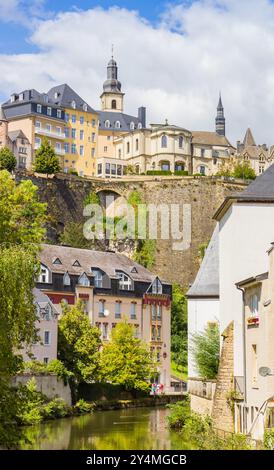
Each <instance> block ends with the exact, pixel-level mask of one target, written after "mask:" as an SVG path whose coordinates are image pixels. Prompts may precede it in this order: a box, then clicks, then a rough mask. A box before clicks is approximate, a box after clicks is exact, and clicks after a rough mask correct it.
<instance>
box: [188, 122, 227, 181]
mask: <svg viewBox="0 0 274 470" xmlns="http://www.w3.org/2000/svg"><path fill="white" fill-rule="evenodd" d="M235 151H236V149H235V147H233V146H232V145H231V143H230V142H229V140H228V139H227V137H226V136H225V135H220V134H218V133H217V132H204V131H192V171H193V173H194V174H195V173H200V174H202V175H208V176H211V175H215V174H216V173H218V171H219V170H220V167H221V165H222V164H223V163H225V162H226V161H227V160H228V159H229V158H230V157H231V156H232V155H233V154H234V153H235Z"/></svg>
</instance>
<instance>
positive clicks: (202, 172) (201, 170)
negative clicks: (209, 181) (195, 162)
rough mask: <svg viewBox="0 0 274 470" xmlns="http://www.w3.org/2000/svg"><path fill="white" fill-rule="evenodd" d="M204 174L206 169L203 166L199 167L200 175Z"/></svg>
mask: <svg viewBox="0 0 274 470" xmlns="http://www.w3.org/2000/svg"><path fill="white" fill-rule="evenodd" d="M205 174H206V168H205V166H204V165H201V166H200V175H205Z"/></svg>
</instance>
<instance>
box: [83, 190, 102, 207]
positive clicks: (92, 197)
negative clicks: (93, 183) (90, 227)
mask: <svg viewBox="0 0 274 470" xmlns="http://www.w3.org/2000/svg"><path fill="white" fill-rule="evenodd" d="M88 204H99V205H100V197H99V196H98V194H96V193H95V192H94V191H91V192H90V193H89V194H88V195H87V196H86V197H85V200H84V206H87V205H88Z"/></svg>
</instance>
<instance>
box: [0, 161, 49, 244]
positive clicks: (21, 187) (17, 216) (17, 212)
mask: <svg viewBox="0 0 274 470" xmlns="http://www.w3.org/2000/svg"><path fill="white" fill-rule="evenodd" d="M37 190H38V188H37V186H35V185H34V184H33V183H32V182H31V181H29V180H27V181H22V182H21V183H20V184H18V185H16V183H15V181H14V180H13V179H12V178H11V175H10V174H9V173H8V171H6V170H3V171H0V244H1V243H16V244H18V243H19V244H22V243H24V244H39V243H41V241H42V240H43V237H44V234H45V229H44V224H45V221H46V204H42V203H40V202H39V199H38V194H37Z"/></svg>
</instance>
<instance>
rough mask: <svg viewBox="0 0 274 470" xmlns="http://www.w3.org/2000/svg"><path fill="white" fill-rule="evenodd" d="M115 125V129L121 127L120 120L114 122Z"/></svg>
mask: <svg viewBox="0 0 274 470" xmlns="http://www.w3.org/2000/svg"><path fill="white" fill-rule="evenodd" d="M115 127H116V129H120V127H121V123H120V121H116V122H115Z"/></svg>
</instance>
